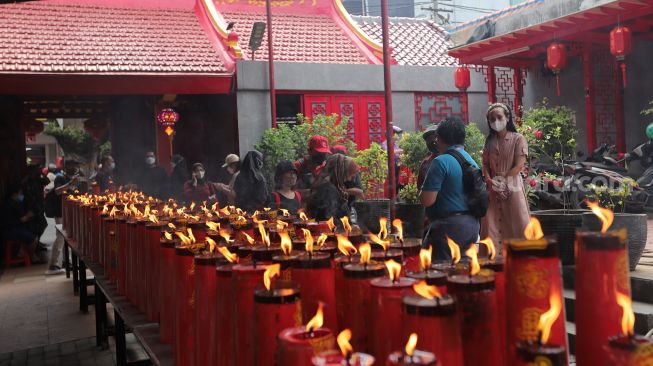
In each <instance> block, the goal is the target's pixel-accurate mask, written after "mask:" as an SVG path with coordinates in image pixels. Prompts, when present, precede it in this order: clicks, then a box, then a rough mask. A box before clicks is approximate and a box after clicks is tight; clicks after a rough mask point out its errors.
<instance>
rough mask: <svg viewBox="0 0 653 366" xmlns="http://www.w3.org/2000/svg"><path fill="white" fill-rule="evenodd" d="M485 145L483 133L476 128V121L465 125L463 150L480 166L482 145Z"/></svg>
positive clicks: (481, 162)
mask: <svg viewBox="0 0 653 366" xmlns="http://www.w3.org/2000/svg"><path fill="white" fill-rule="evenodd" d="M484 146H485V135H484V134H483V132H481V130H480V129H479V128H478V126H477V125H476V123H474V122H470V123H469V124H468V125H467V127H465V151H467V153H468V154H469V155H470V156H471V157H472V159H474V161H475V162H476V163H477V164H478V165H479V166H481V164H483V147H484Z"/></svg>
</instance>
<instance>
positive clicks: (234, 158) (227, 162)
mask: <svg viewBox="0 0 653 366" xmlns="http://www.w3.org/2000/svg"><path fill="white" fill-rule="evenodd" d="M222 169H226V170H227V173H229V175H230V176H231V178H230V179H229V183H228V184H224V183H215V188H216V190H217V191H218V192H222V193H224V195H225V196H227V202H228V203H229V204H230V205H233V204H234V203H235V201H236V191H235V190H234V184H236V178H238V174H239V173H240V157H238V155H236V154H229V155H227V157H226V158H225V159H224V164H222Z"/></svg>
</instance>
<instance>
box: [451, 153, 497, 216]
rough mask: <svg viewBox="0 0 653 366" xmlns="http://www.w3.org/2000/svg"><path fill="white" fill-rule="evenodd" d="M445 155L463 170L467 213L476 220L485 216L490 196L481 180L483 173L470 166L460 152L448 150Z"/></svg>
mask: <svg viewBox="0 0 653 366" xmlns="http://www.w3.org/2000/svg"><path fill="white" fill-rule="evenodd" d="M447 154H449V155H451V156H453V157H454V158H455V159H456V160H457V161H458V164H460V167H461V168H462V170H463V191H464V192H465V201H466V202H467V206H469V213H470V214H471V215H472V216H474V217H478V218H481V217H483V216H485V213H487V208H488V206H489V204H490V195H489V193H488V191H487V186H486V185H485V179H483V172H482V171H481V169H479V168H477V167H475V166H473V165H472V164H470V163H469V161H467V159H465V157H464V156H463V155H462V154H461V153H460V152H458V151H456V150H453V149H452V150H448V151H447Z"/></svg>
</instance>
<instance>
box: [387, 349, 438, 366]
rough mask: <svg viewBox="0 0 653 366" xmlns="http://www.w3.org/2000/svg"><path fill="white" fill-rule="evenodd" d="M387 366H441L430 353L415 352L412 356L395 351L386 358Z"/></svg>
mask: <svg viewBox="0 0 653 366" xmlns="http://www.w3.org/2000/svg"><path fill="white" fill-rule="evenodd" d="M386 365H387V366H443V365H442V364H441V363H440V362H438V359H437V358H436V357H435V355H434V354H433V353H431V352H425V351H420V350H415V352H414V353H413V355H412V356H408V355H406V354H405V353H404V352H402V351H395V352H393V353H391V354H390V355H389V356H388V363H387V364H386Z"/></svg>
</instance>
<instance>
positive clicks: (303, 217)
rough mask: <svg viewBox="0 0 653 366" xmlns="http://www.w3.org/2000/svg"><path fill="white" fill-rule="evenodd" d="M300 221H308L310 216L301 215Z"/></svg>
mask: <svg viewBox="0 0 653 366" xmlns="http://www.w3.org/2000/svg"><path fill="white" fill-rule="evenodd" d="M299 219H300V220H302V221H308V216H306V214H305V213H304V212H300V213H299Z"/></svg>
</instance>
